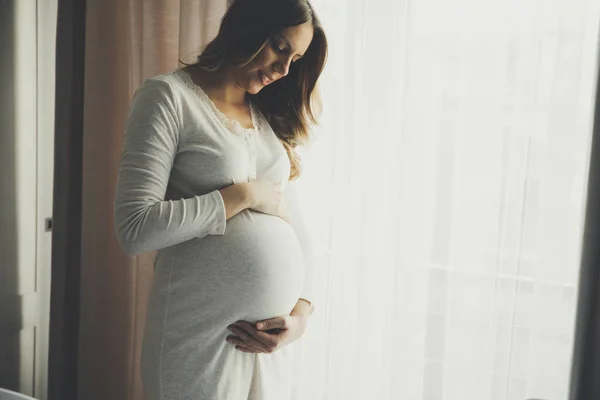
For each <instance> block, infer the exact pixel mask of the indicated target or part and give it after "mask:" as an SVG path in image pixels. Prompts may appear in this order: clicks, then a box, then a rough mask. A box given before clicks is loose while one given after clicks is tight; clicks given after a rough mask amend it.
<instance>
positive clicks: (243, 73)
mask: <svg viewBox="0 0 600 400" xmlns="http://www.w3.org/2000/svg"><path fill="white" fill-rule="evenodd" d="M312 38H313V28H312V24H311V23H310V22H307V23H304V24H302V25H297V26H292V27H289V28H285V29H283V30H282V31H280V32H279V33H277V34H275V35H273V36H272V37H271V38H270V39H269V42H268V43H267V45H266V46H265V47H264V48H263V49H262V50H261V52H260V53H258V55H257V56H256V58H255V59H254V60H253V61H252V62H251V63H250V64H248V65H247V66H245V67H242V68H240V69H238V70H236V71H235V72H234V78H235V80H236V82H237V84H238V86H239V87H240V88H242V89H244V90H245V91H246V92H248V93H250V94H256V93H258V92H260V91H261V89H262V88H264V87H265V86H267V85H270V84H271V83H273V82H275V81H276V80H278V79H281V78H283V77H285V76H286V75H287V74H288V72H289V70H290V66H291V64H292V63H294V62H296V61H298V60H299V59H300V58H302V57H303V55H304V54H305V53H306V51H307V50H308V46H310V42H311V41H312Z"/></svg>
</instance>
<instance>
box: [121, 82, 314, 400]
mask: <svg viewBox="0 0 600 400" xmlns="http://www.w3.org/2000/svg"><path fill="white" fill-rule="evenodd" d="M251 108H252V119H253V123H254V129H244V128H242V127H241V126H240V125H239V123H237V122H232V121H230V120H228V119H227V118H226V117H225V116H224V115H223V114H222V113H221V112H220V111H219V110H218V109H217V108H216V107H215V105H214V104H213V103H212V101H211V100H210V99H209V98H208V97H207V96H206V94H205V93H204V92H203V91H202V90H201V89H200V88H199V87H198V86H196V85H195V84H194V83H193V82H192V80H191V79H190V77H189V75H188V74H187V73H186V72H184V71H176V72H173V73H170V74H166V75H161V76H157V77H154V78H151V79H148V80H146V81H145V82H144V84H143V85H142V86H141V87H140V88H139V89H138V91H137V92H136V94H135V96H134V99H133V102H132V105H131V109H130V113H129V117H128V120H127V124H126V129H125V135H124V140H123V152H122V156H121V162H120V167H119V175H118V182H117V188H116V196H115V230H116V233H117V236H118V239H119V242H120V243H121V245H122V247H123V249H124V250H125V251H126V252H127V253H128V254H131V255H134V254H139V253H142V252H146V251H151V250H158V253H157V256H156V261H155V266H154V268H155V276H154V281H153V284H152V289H151V293H150V299H149V303H148V308H147V322H146V327H145V331H144V338H143V345H142V377H143V381H144V387H145V393H146V399H148V400H248V399H252V400H271V399H272V400H286V399H288V398H289V391H290V386H291V382H290V379H291V377H290V375H291V352H290V347H287V348H286V347H284V348H283V349H281V350H279V351H276V352H274V353H273V354H248V353H244V352H241V351H239V350H236V349H235V347H234V346H233V345H231V344H230V343H227V342H226V341H225V338H226V337H227V336H228V335H230V334H231V332H229V331H228V330H227V326H228V325H229V324H231V323H232V322H235V321H237V320H246V321H249V322H255V321H258V320H262V319H267V318H273V317H276V316H280V315H287V314H289V313H290V311H291V310H292V308H293V307H294V305H295V304H296V302H297V301H298V299H299V298H304V299H307V300H310V299H311V293H310V285H309V283H310V280H311V278H310V271H311V270H310V261H311V251H310V241H309V240H308V238H307V236H306V231H305V229H304V225H303V221H302V217H301V214H300V210H299V208H298V201H297V197H296V194H295V189H294V186H295V183H293V182H288V176H289V172H290V164H289V160H288V158H287V154H286V152H285V149H284V148H283V145H282V144H281V143H280V142H279V140H278V139H277V137H276V136H275V134H274V132H273V130H272V129H271V127H270V126H269V124H268V123H267V121H266V119H265V118H264V116H262V115H261V113H260V112H259V110H258V109H256V108H255V107H251ZM263 177H268V178H269V179H272V180H274V181H279V182H282V183H283V184H284V185H285V187H286V188H285V192H284V193H285V195H284V196H285V200H286V202H287V206H288V210H289V223H288V222H286V221H284V220H283V219H281V218H279V217H276V216H272V215H267V214H262V213H259V212H255V211H253V210H249V209H246V210H244V211H242V212H241V213H239V214H237V215H236V216H234V217H232V218H230V219H229V220H227V221H226V220H225V207H224V203H223V199H222V197H221V195H220V193H219V191H218V189H222V188H224V187H227V186H229V185H231V184H234V183H239V182H246V181H250V180H254V179H258V178H263Z"/></svg>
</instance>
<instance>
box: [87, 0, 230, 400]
mask: <svg viewBox="0 0 600 400" xmlns="http://www.w3.org/2000/svg"><path fill="white" fill-rule="evenodd" d="M226 7H227V0H127V1H125V0H87V21H86V61H85V104H84V107H85V115H84V135H83V136H84V145H83V148H84V149H83V151H84V154H83V171H82V173H83V176H82V179H83V199H82V200H83V215H82V225H83V226H82V235H83V237H82V260H81V265H82V271H81V306H80V342H79V376H78V378H77V379H78V384H79V398H80V399H86V400H95V399H98V400H106V399H111V400H119V399H142V397H143V388H142V382H141V374H140V349H141V338H142V334H143V329H144V322H145V310H146V301H147V298H148V293H149V289H150V286H151V282H152V278H153V267H152V262H153V254H148V255H142V256H139V257H135V258H130V257H127V256H126V255H125V254H124V253H123V252H122V251H121V249H120V247H119V245H118V244H117V241H116V239H115V235H114V227H113V219H112V215H113V196H114V187H115V182H116V176H117V168H118V163H119V158H120V155H121V140H122V134H123V127H124V124H125V118H126V116H127V112H128V109H129V103H130V100H131V97H132V95H133V93H134V91H135V89H136V88H137V87H138V86H139V85H140V84H141V83H142V82H143V80H144V79H145V78H147V77H150V76H153V75H157V74H162V73H166V72H169V71H171V70H173V69H175V68H177V67H178V60H183V61H187V62H189V61H192V60H193V58H194V56H196V55H197V54H198V53H199V51H200V49H201V47H202V46H203V45H204V44H206V43H207V41H208V40H209V39H210V38H212V37H213V36H214V35H215V34H216V33H217V30H218V26H219V22H220V19H221V17H222V15H223V13H224V12H225V10H226Z"/></svg>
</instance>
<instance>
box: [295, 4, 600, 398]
mask: <svg viewBox="0 0 600 400" xmlns="http://www.w3.org/2000/svg"><path fill="white" fill-rule="evenodd" d="M313 4H314V6H315V7H316V9H317V11H318V12H319V14H320V16H321V19H322V20H323V23H324V25H325V27H326V30H327V33H328V36H329V39H330V45H331V49H330V59H329V64H328V67H327V70H326V71H325V74H324V77H323V82H322V84H323V87H322V91H323V97H324V104H325V112H324V115H323V119H322V125H321V127H320V129H319V130H318V132H317V134H318V137H319V139H318V140H317V141H316V142H315V143H314V145H313V146H312V148H310V149H309V151H308V152H307V153H306V155H305V171H304V177H303V178H302V186H303V188H304V191H303V197H304V198H303V200H304V202H305V209H306V212H305V214H306V218H307V223H308V224H309V227H310V229H311V230H312V231H313V233H314V238H315V239H314V240H315V242H316V244H317V245H318V247H319V249H320V250H319V252H318V253H317V254H316V255H315V257H316V260H315V261H316V262H315V265H316V266H317V270H316V271H315V276H314V279H315V285H316V288H317V297H316V298H315V300H316V307H317V308H316V312H315V314H314V315H313V317H312V321H311V326H310V329H309V331H308V332H307V334H306V336H305V337H304V339H303V341H302V342H301V345H300V346H298V350H299V352H300V353H301V354H300V355H301V357H302V362H301V363H299V368H298V373H297V381H296V384H297V386H296V387H294V394H295V398H296V399H298V400H300V399H302V400H304V399H311V400H320V399H323V400H371V399H381V400H386V399H399V400H400V399H401V400H441V399H444V400H470V399H473V400H486V399H490V400H499V399H502V400H504V399H510V400H513V399H514V400H524V399H525V398H543V399H547V400H564V399H566V398H567V387H568V378H569V368H570V358H571V347H572V342H573V329H574V316H575V299H576V292H577V287H576V282H577V276H578V267H579V258H580V244H581V233H582V222H583V221H582V217H583V211H584V207H585V204H584V200H585V192H586V178H587V168H588V159H589V149H590V140H591V122H592V118H591V117H592V108H593V107H592V106H593V92H594V89H595V82H596V68H597V62H596V54H597V46H598V20H599V18H598V16H599V15H600V13H599V11H600V0H456V1H452V2H449V1H447V0H413V1H410V0H379V1H373V0H346V1H344V2H342V3H341V2H340V1H339V0H313Z"/></svg>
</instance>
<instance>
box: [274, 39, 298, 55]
mask: <svg viewBox="0 0 600 400" xmlns="http://www.w3.org/2000/svg"><path fill="white" fill-rule="evenodd" d="M276 36H277V37H278V38H280V39H281V40H283V41H284V42H285V44H287V46H288V47H289V48H290V50H292V51H294V47H293V46H292V44H291V43H290V41H289V40H287V39H286V38H285V37H283V36H282V35H280V34H277V35H276ZM297 56H298V57H299V58H302V57H304V54H297Z"/></svg>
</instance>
